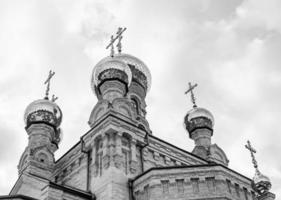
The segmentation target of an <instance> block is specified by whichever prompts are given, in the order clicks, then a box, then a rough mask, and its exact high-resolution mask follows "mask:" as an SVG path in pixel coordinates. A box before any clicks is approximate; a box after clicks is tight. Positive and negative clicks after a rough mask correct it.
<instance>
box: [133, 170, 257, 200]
mask: <svg viewBox="0 0 281 200" xmlns="http://www.w3.org/2000/svg"><path fill="white" fill-rule="evenodd" d="M133 194H134V196H135V199H136V200H163V199H169V200H187V199H237V200H238V199H240V200H241V199H242V200H252V199H254V198H253V197H254V193H253V190H252V187H251V180H250V179H248V178H246V177H244V176H242V175H239V174H238V173H236V172H234V171H231V170H229V169H227V168H225V167H222V166H220V165H210V166H208V165H206V166H194V167H192V166H189V167H180V168H159V169H156V168H155V169H151V170H149V171H148V172H147V173H145V174H143V175H142V176H140V177H138V178H137V179H136V180H135V181H134V183H133Z"/></svg>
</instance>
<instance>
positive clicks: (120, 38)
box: [106, 27, 127, 57]
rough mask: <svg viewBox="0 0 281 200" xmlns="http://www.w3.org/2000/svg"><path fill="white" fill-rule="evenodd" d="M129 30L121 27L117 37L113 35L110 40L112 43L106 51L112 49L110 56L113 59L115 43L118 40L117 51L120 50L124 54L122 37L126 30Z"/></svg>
mask: <svg viewBox="0 0 281 200" xmlns="http://www.w3.org/2000/svg"><path fill="white" fill-rule="evenodd" d="M126 29H127V28H121V27H119V28H118V31H117V33H116V34H117V35H116V37H114V36H113V35H111V38H110V43H109V44H108V45H107V46H106V49H108V48H109V47H111V50H110V56H111V57H113V56H114V42H115V41H116V40H117V39H118V44H117V45H116V46H117V49H118V52H119V53H121V52H122V44H121V40H122V38H123V36H122V33H123V32H124V31H125V30H126Z"/></svg>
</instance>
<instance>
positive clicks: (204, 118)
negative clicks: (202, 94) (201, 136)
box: [184, 107, 215, 136]
mask: <svg viewBox="0 0 281 200" xmlns="http://www.w3.org/2000/svg"><path fill="white" fill-rule="evenodd" d="M214 122H215V121H214V117H213V115H212V113H211V112H210V111H208V110H207V109H205V108H199V107H194V108H192V109H191V110H190V111H188V113H187V114H186V116H185V118H184V123H185V127H186V129H187V131H188V132H189V136H190V134H191V132H192V131H194V130H195V129H198V128H207V129H210V130H211V131H213V126H214Z"/></svg>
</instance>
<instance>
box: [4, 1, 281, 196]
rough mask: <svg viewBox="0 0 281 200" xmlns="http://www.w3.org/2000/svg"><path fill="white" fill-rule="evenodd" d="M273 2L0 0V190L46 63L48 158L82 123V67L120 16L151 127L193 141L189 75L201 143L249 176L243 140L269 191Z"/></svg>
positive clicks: (86, 102)
mask: <svg viewBox="0 0 281 200" xmlns="http://www.w3.org/2000/svg"><path fill="white" fill-rule="evenodd" d="M280 9H281V1H280V0H266V1H265V0H227V1H225V0H174V1H170V0H165V1H164V0H161V1H160V0H153V1H152V0H141V1H136V0H44V1H38V0H18V1H17V0H1V1H0V27H1V31H0V136H1V140H0V194H7V193H9V191H10V189H11V188H12V186H13V184H14V183H15V181H16V180H17V164H18V161H19V159H20V156H21V154H22V152H23V151H24V148H25V147H26V145H27V134H26V132H25V130H24V122H23V114H24V110H25V108H26V106H27V105H28V104H29V103H30V102H32V101H33V100H36V99H39V98H42V97H43V96H44V90H45V87H44V85H43V82H44V81H45V79H46V76H47V74H48V71H49V69H52V70H54V71H55V72H56V75H55V77H54V79H53V82H52V83H51V84H52V85H51V87H52V88H51V93H55V94H56V95H57V96H58V97H59V99H58V101H57V103H58V104H59V105H60V107H61V109H62V111H63V113H64V119H63V123H62V129H63V132H64V137H63V141H62V142H61V145H60V149H59V150H58V151H57V153H56V158H59V157H60V156H61V155H62V154H63V153H64V152H66V151H67V150H68V149H69V148H70V147H71V146H72V145H73V144H75V143H76V142H77V141H78V140H79V138H80V136H81V135H82V134H84V133H85V132H86V131H87V130H89V126H88V124H87V121H88V118H89V116H90V112H91V110H92V108H93V107H94V105H95V103H96V102H97V100H96V97H95V95H94V94H93V93H92V91H91V88H90V76H91V72H92V69H93V67H94V65H95V64H96V63H97V62H98V61H99V60H100V59H102V58H103V57H105V56H107V55H108V54H109V52H108V51H107V50H105V46H106V45H107V43H108V41H109V38H110V35H111V34H112V33H115V32H116V30H117V27H119V26H126V27H127V31H126V32H125V34H124V40H123V41H124V42H123V46H124V52H126V53H129V54H132V55H134V56H137V57H139V58H140V59H142V60H143V61H144V62H145V63H146V64H147V65H148V67H149V68H150V70H151V74H152V88H151V90H150V92H149V93H148V95H147V105H148V106H147V111H148V114H147V118H148V120H149V122H150V126H151V129H152V131H153V134H154V135H155V136H157V137H160V138H162V139H164V140H167V141H169V142H170V143H172V144H174V145H177V146H179V147H181V148H183V149H186V150H189V151H191V150H192V149H193V147H194V144H193V141H191V140H190V139H189V137H188V134H187V132H186V131H185V129H184V127H183V118H184V115H185V114H186V112H187V111H188V110H189V109H190V108H191V107H192V105H191V102H190V97H189V96H185V95H184V91H185V90H186V89H187V87H188V82H189V81H191V82H196V83H198V85H199V86H198V87H197V88H196V91H195V95H196V97H197V104H198V105H199V106H201V107H205V108H207V109H209V110H210V111H211V112H212V113H213V115H214V116H215V132H214V136H213V138H212V142H213V143H217V144H218V145H219V146H220V147H221V148H222V149H223V150H224V151H225V152H226V154H227V156H228V158H229V160H230V165H229V167H230V168H232V169H234V170H237V171H238V172H240V173H242V174H244V175H246V176H248V177H252V176H253V175H254V169H253V166H252V163H251V158H250V154H249V152H248V151H247V150H246V149H245V148H244V144H245V143H246V141H247V140H248V139H249V140H251V141H252V144H253V145H254V147H255V148H256V149H257V152H258V153H257V155H256V156H257V160H258V163H259V168H260V170H261V171H262V173H264V174H266V175H267V176H269V177H270V178H271V180H272V184H273V188H272V191H273V192H274V193H276V194H277V195H279V196H280V195H281V189H280V188H281V162H280V160H281V154H280V152H281V145H280V144H279V143H280V142H281V130H280V126H279V125H280V118H281V103H280V102H281V94H280V92H281V66H280V65H281V56H280V52H281V13H280ZM277 198H278V197H277Z"/></svg>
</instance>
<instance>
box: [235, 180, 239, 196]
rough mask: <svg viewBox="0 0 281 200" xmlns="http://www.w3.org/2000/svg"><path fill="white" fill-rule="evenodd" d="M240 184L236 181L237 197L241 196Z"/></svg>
mask: <svg viewBox="0 0 281 200" xmlns="http://www.w3.org/2000/svg"><path fill="white" fill-rule="evenodd" d="M239 190H240V189H239V185H238V184H237V183H235V191H236V195H237V197H240V191H239Z"/></svg>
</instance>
